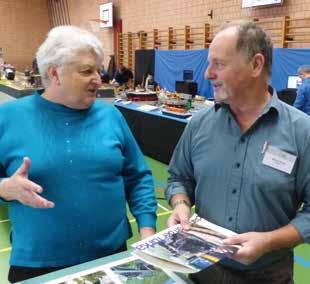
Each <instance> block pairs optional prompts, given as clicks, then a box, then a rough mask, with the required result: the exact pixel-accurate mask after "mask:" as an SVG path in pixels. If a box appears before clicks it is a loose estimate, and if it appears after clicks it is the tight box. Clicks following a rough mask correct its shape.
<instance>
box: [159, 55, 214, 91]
mask: <svg viewBox="0 0 310 284" xmlns="http://www.w3.org/2000/svg"><path fill="white" fill-rule="evenodd" d="M207 66H208V50H207V49H199V50H155V81H156V82H157V83H158V84H159V85H160V86H161V88H166V89H167V90H168V91H175V81H183V70H193V72H194V73H193V75H194V78H193V81H194V82H197V83H198V94H200V95H202V96H205V97H213V92H212V87H211V84H210V82H209V81H207V80H205V79H204V73H205V70H206V69H207Z"/></svg>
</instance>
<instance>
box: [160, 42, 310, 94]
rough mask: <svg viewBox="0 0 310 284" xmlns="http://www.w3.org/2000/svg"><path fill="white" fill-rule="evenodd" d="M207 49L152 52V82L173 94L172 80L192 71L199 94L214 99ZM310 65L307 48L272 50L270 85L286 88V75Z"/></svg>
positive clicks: (309, 50)
mask: <svg viewBox="0 0 310 284" xmlns="http://www.w3.org/2000/svg"><path fill="white" fill-rule="evenodd" d="M207 59H208V49H201V50H155V80H156V82H158V83H159V85H160V86H161V87H162V88H166V89H167V90H169V91H175V81H182V80H183V70H193V71H194V79H193V81H195V82H197V83H198V94H199V95H201V96H205V97H208V98H209V97H213V91H212V87H211V84H210V82H209V81H208V80H206V79H204V73H205V70H206V68H207V66H208V60H207ZM305 64H307V65H310V49H302V48H275V49H274V50H273V64H272V66H273V67H272V77H271V84H272V86H273V87H274V88H275V89H276V90H277V91H279V90H283V89H286V87H287V77H288V75H295V74H297V69H298V67H299V66H301V65H305Z"/></svg>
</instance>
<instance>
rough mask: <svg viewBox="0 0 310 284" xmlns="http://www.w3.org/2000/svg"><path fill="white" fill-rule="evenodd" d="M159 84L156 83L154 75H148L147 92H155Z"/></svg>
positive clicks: (146, 80)
mask: <svg viewBox="0 0 310 284" xmlns="http://www.w3.org/2000/svg"><path fill="white" fill-rule="evenodd" d="M156 87H157V83H156V82H155V80H154V78H153V75H151V74H148V75H147V76H146V79H145V84H144V88H145V90H146V91H155V90H156Z"/></svg>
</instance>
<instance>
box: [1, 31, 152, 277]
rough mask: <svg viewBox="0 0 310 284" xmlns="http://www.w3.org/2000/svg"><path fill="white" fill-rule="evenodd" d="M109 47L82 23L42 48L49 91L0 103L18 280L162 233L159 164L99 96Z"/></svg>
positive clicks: (5, 197)
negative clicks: (154, 171)
mask: <svg viewBox="0 0 310 284" xmlns="http://www.w3.org/2000/svg"><path fill="white" fill-rule="evenodd" d="M102 59H103V50H102V46H101V44H100V42H99V41H98V39H97V38H96V37H95V36H94V35H92V34H90V33H89V32H87V31H85V30H82V29H79V28H77V27H73V26H61V27H57V28H54V29H52V30H51V31H50V32H49V34H48V37H47V39H46V40H45V42H44V43H43V44H42V45H41V46H40V48H39V50H38V52H37V61H38V67H39V71H40V74H41V76H42V81H43V84H44V86H45V91H44V93H43V94H42V95H40V94H38V93H37V94H35V95H33V96H29V97H26V98H23V99H20V100H17V101H15V102H13V103H8V104H6V105H4V106H2V107H1V108H0V176H1V177H2V179H1V183H0V197H1V199H2V202H8V206H9V214H10V219H11V224H12V253H11V260H10V264H11V267H10V271H9V281H10V282H16V281H21V280H24V279H28V278H32V277H34V276H38V275H42V274H45V273H48V272H51V271H54V270H58V269H60V268H63V267H67V266H71V265H75V264H78V263H82V262H85V261H89V260H93V259H95V258H99V257H103V256H106V255H111V254H114V253H116V252H120V251H123V250H126V240H127V239H128V238H130V237H131V235H132V233H131V228H130V224H129V222H128V218H127V216H126V201H127V202H128V205H129V208H130V209H131V212H132V213H133V215H134V216H135V218H136V220H137V223H138V227H139V231H140V235H141V238H144V237H147V236H149V235H151V234H153V233H154V228H155V221H156V214H155V211H156V201H155V197H154V190H153V182H152V177H151V173H150V171H149V169H148V167H147V166H146V164H145V162H144V159H143V156H142V154H141V152H140V150H139V148H138V146H137V144H136V142H135V140H134V138H133V136H132V134H131V132H130V130H129V128H128V126H127V124H126V122H125V120H124V118H123V117H122V115H121V114H120V113H119V112H118V111H117V110H116V109H115V108H114V107H113V106H112V105H108V104H105V103H102V102H99V101H96V91H97V89H98V87H99V86H100V84H101V81H100V76H99V73H98V70H99V69H100V65H101V62H102Z"/></svg>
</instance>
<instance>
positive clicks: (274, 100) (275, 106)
mask: <svg viewBox="0 0 310 284" xmlns="http://www.w3.org/2000/svg"><path fill="white" fill-rule="evenodd" d="M268 92H269V93H270V94H271V99H270V101H269V102H268V104H267V105H266V106H265V107H264V109H263V111H262V113H261V116H262V115H264V114H266V113H268V112H269V111H271V112H273V111H275V112H276V113H279V112H280V108H281V107H280V105H281V103H280V100H279V98H278V95H277V92H276V90H275V89H273V88H272V87H271V86H268ZM220 108H224V109H229V105H228V104H226V103H215V105H214V110H215V112H217V111H218V110H219V109H220Z"/></svg>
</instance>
